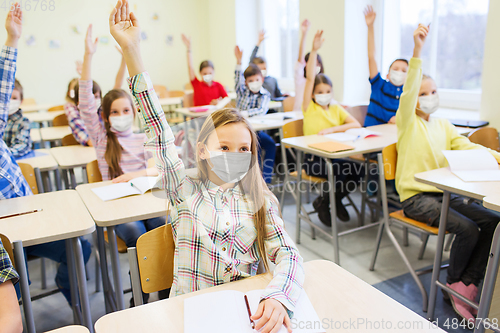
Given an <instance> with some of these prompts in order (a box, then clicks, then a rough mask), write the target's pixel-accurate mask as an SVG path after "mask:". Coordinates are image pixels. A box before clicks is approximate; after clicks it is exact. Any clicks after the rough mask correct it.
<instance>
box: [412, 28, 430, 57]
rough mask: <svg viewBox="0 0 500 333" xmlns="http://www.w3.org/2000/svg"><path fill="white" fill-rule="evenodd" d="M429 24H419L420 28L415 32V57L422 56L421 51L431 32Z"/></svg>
mask: <svg viewBox="0 0 500 333" xmlns="http://www.w3.org/2000/svg"><path fill="white" fill-rule="evenodd" d="M429 28H430V27H429V26H427V27H426V26H425V25H423V24H419V25H418V28H417V29H416V30H415V32H413V41H414V42H415V48H414V49H413V57H415V58H420V51H421V50H422V47H423V46H424V44H425V39H426V38H427V35H428V34H429Z"/></svg>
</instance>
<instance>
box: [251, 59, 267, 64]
mask: <svg viewBox="0 0 500 333" xmlns="http://www.w3.org/2000/svg"><path fill="white" fill-rule="evenodd" d="M265 63H266V59H264V57H255V58H253V59H252V64H256V65H259V64H265Z"/></svg>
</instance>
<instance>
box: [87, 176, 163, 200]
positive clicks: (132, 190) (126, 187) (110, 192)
mask: <svg viewBox="0 0 500 333" xmlns="http://www.w3.org/2000/svg"><path fill="white" fill-rule="evenodd" d="M156 187H159V186H158V177H137V178H134V179H132V180H129V181H128V182H126V183H116V184H112V185H107V186H101V187H96V188H93V189H92V192H94V193H95V194H96V195H97V196H98V197H99V198H100V199H101V200H102V201H108V200H114V199H119V198H123V197H128V196H130V195H138V194H144V193H146V192H147V191H149V190H151V189H153V188H156Z"/></svg>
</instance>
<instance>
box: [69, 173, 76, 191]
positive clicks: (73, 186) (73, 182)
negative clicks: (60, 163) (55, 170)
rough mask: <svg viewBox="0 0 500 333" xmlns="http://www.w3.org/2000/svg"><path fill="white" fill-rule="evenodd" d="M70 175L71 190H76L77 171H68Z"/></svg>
mask: <svg viewBox="0 0 500 333" xmlns="http://www.w3.org/2000/svg"><path fill="white" fill-rule="evenodd" d="M68 172H69V175H70V177H71V189H73V190H74V189H75V188H76V177H75V170H74V169H68Z"/></svg>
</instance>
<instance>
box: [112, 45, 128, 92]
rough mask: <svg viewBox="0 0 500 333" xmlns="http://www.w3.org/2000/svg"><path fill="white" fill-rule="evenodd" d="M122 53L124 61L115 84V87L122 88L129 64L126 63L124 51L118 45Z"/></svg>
mask: <svg viewBox="0 0 500 333" xmlns="http://www.w3.org/2000/svg"><path fill="white" fill-rule="evenodd" d="M116 49H117V50H118V52H120V55H121V56H122V61H121V63H120V68H118V73H116V79H115V86H114V87H113V89H121V88H122V83H123V79H124V78H125V71H126V70H127V64H126V63H125V58H124V57H123V51H122V49H120V48H119V47H118V46H117V47H116Z"/></svg>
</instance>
